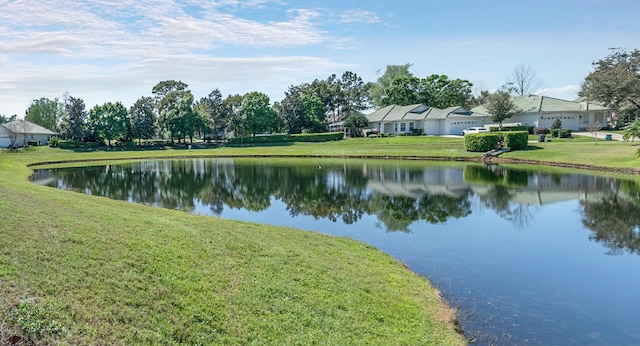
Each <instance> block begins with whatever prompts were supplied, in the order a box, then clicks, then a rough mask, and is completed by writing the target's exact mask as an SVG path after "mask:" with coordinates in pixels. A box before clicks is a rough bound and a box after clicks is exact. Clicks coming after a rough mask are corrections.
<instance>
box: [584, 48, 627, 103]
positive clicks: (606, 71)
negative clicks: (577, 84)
mask: <svg viewBox="0 0 640 346" xmlns="http://www.w3.org/2000/svg"><path fill="white" fill-rule="evenodd" d="M611 51H612V53H611V54H610V55H608V56H606V57H605V58H604V59H601V60H598V61H596V62H594V63H593V66H594V67H595V70H594V71H593V72H591V73H589V74H588V75H587V77H586V78H585V79H584V82H583V83H582V88H581V90H580V92H579V93H578V95H580V96H581V97H585V98H587V99H588V100H591V101H596V102H600V103H603V104H604V105H605V106H607V107H609V108H610V109H612V110H614V111H619V112H621V113H622V114H623V115H628V114H630V113H633V112H637V111H638V110H640V50H638V49H634V50H633V51H630V52H627V51H626V50H624V49H621V48H611Z"/></svg>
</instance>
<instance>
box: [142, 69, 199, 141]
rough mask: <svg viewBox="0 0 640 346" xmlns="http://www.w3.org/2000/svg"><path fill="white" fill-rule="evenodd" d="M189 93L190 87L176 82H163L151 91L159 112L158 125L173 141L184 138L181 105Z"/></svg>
mask: <svg viewBox="0 0 640 346" xmlns="http://www.w3.org/2000/svg"><path fill="white" fill-rule="evenodd" d="M187 92H189V90H188V85H187V84H185V83H183V82H181V81H175V80H166V81H161V82H159V83H158V84H156V85H155V86H154V87H153V88H152V89H151V93H152V94H153V95H154V96H155V100H156V109H157V110H158V124H159V125H160V128H161V130H162V131H166V132H168V133H169V137H170V138H171V140H172V141H173V139H174V138H178V139H180V138H182V137H183V132H182V131H181V130H183V129H182V128H181V126H182V125H183V124H182V123H181V122H180V103H181V102H183V99H184V97H185V93H187ZM189 93H190V92H189Z"/></svg>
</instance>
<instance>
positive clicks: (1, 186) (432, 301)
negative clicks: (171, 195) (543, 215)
mask: <svg viewBox="0 0 640 346" xmlns="http://www.w3.org/2000/svg"><path fill="white" fill-rule="evenodd" d="M639 144H640V143H625V142H615V141H613V142H605V141H601V140H600V141H598V144H597V145H596V144H595V143H594V142H593V140H592V139H589V138H587V139H585V138H578V137H576V138H574V139H558V140H553V141H552V142H545V143H535V142H531V143H530V147H529V149H528V150H524V151H514V152H508V153H505V154H503V155H502V156H501V158H502V159H508V160H512V161H514V162H524V163H531V164H537V165H539V164H540V163H546V164H554V165H571V166H575V167H583V168H584V167H594V168H599V169H603V170H604V169H606V170H611V169H618V170H621V171H622V172H633V173H635V172H637V168H638V167H639V166H640V160H638V159H636V158H635V154H636V151H637V150H638V148H639V147H640V146H639ZM180 156H193V157H208V156H296V157H315V156H331V157H378V158H380V157H405V158H411V159H415V158H423V159H455V160H473V159H479V158H481V157H482V156H481V154H480V153H469V152H466V151H465V150H464V148H463V144H462V139H460V138H441V137H431V136H429V137H395V138H370V139H347V140H344V141H339V142H330V143H321V144H313V143H295V144H290V145H282V146H255V147H241V148H216V149H194V150H191V151H189V150H186V149H166V150H132V151H117V150H113V151H90V152H74V151H69V150H60V149H52V148H46V147H38V148H33V149H31V150H28V151H20V152H18V153H13V152H11V153H10V152H2V153H0V191H1V193H0V326H1V329H0V343H2V342H3V341H4V342H6V341H7V340H8V339H9V337H11V336H16V335H17V336H20V337H21V338H23V339H25V340H28V341H30V342H32V341H33V342H35V343H42V344H62V345H66V344H97V345H100V344H104V345H106V344H109V345H130V344H149V345H151V344H162V345H172V344H175V345H177V344H223V345H228V344H243V345H244V344H260V345H262V344H269V345H271V344H319V345H327V344H329V345H338V344H339V345H343V344H362V345H364V344H367V345H371V344H375V345H383V344H384V345H394V344H395V345H430V344H431V345H459V344H465V340H464V339H463V338H462V337H461V336H460V335H459V334H458V333H457V332H456V331H455V325H454V323H453V322H452V321H453V315H452V312H451V310H450V309H449V308H448V307H447V306H446V305H445V304H443V302H442V300H441V298H440V297H439V295H438V292H437V291H436V290H435V289H434V288H433V287H431V286H430V284H429V283H428V282H427V281H426V280H425V279H424V278H422V277H418V276H417V275H415V274H413V273H412V272H411V271H409V270H408V269H407V268H405V267H404V266H403V265H402V264H401V263H398V262H397V261H395V260H394V259H392V258H391V257H390V256H388V255H385V254H383V253H381V252H379V251H377V250H376V249H374V248H372V247H371V246H367V245H363V244H361V243H358V242H355V241H352V240H349V239H346V238H336V237H329V236H324V235H320V234H316V233H313V232H304V231H297V230H292V229H287V228H284V227H272V226H264V225H258V224H252V223H243V222H236V221H229V220H223V219H219V218H214V217H204V216H196V215H190V214H187V213H183V212H179V211H172V210H165V209H160V208H153V207H148V206H144V205H138V204H130V203H126V202H122V201H114V200H110V199H107V198H101V197H93V196H86V195H83V194H78V193H72V192H67V191H62V190H56V189H51V188H46V187H42V186H37V185H34V184H31V183H29V182H28V180H27V178H28V176H29V175H30V173H31V170H30V169H29V166H30V165H32V164H36V163H59V162H67V164H69V163H68V162H69V161H76V162H78V163H76V164H83V165H84V164H88V163H87V162H88V161H92V160H132V159H143V158H157V157H180ZM605 174H611V173H605ZM617 174H619V173H617ZM635 177H637V176H634V178H635Z"/></svg>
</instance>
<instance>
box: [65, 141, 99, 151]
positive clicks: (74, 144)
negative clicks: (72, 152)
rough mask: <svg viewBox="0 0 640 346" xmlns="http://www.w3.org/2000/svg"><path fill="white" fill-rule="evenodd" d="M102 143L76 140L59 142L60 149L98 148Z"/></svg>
mask: <svg viewBox="0 0 640 346" xmlns="http://www.w3.org/2000/svg"><path fill="white" fill-rule="evenodd" d="M100 145H101V143H98V142H83V141H74V140H64V141H59V142H58V147H60V149H77V148H98V147H100Z"/></svg>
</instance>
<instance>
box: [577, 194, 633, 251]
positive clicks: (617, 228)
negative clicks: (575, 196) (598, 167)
mask: <svg viewBox="0 0 640 346" xmlns="http://www.w3.org/2000/svg"><path fill="white" fill-rule="evenodd" d="M620 190H623V191H626V192H627V196H628V197H630V198H623V197H620V196H618V192H619V191H620ZM615 191H616V193H615V194H612V195H608V196H605V197H602V198H600V199H597V200H584V201H582V202H581V204H582V206H583V210H582V224H583V225H584V226H585V227H587V228H589V229H590V230H591V231H593V232H594V233H593V234H592V235H591V236H590V237H589V239H591V240H594V241H596V242H599V243H602V244H603V245H604V246H606V247H607V248H608V249H609V251H608V254H611V255H619V254H622V253H624V251H625V250H626V251H629V252H630V253H635V254H638V255H640V198H639V197H640V188H639V187H638V185H637V184H635V183H633V182H622V183H620V184H619V185H617V186H616V187H615Z"/></svg>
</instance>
